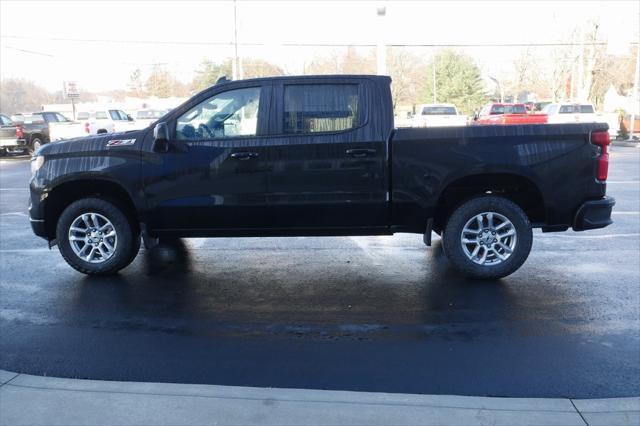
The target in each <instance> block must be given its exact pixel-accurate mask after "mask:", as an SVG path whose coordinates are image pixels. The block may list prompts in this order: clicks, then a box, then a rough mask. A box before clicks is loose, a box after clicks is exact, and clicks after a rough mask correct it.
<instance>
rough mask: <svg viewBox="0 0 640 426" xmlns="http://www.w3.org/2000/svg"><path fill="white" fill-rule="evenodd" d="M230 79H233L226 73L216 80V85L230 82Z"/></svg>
mask: <svg viewBox="0 0 640 426" xmlns="http://www.w3.org/2000/svg"><path fill="white" fill-rule="evenodd" d="M230 81H231V80H229V79H228V78H227V76H226V75H223V76H222V77H220V78H219V79H218V80H217V81H216V86H217V85H218V84H224V83H228V82H230Z"/></svg>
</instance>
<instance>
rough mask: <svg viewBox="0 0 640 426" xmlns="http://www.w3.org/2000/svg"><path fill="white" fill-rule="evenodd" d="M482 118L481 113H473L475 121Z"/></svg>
mask: <svg viewBox="0 0 640 426" xmlns="http://www.w3.org/2000/svg"><path fill="white" fill-rule="evenodd" d="M478 117H480V113H479V112H478V111H474V113H473V121H476V120H477V119H478Z"/></svg>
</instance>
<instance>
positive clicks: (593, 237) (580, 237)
mask: <svg viewBox="0 0 640 426" xmlns="http://www.w3.org/2000/svg"><path fill="white" fill-rule="evenodd" d="M628 237H640V233H637V232H636V233H629V234H605V235H570V234H546V235H539V236H538V238H575V239H578V240H601V239H607V238H628Z"/></svg>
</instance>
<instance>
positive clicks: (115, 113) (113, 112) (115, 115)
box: [109, 109, 122, 121]
mask: <svg viewBox="0 0 640 426" xmlns="http://www.w3.org/2000/svg"><path fill="white" fill-rule="evenodd" d="M109 115H110V116H111V119H112V120H114V121H120V120H122V117H120V114H119V113H118V111H117V110H115V109H111V110H109Z"/></svg>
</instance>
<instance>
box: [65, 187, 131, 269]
mask: <svg viewBox="0 0 640 426" xmlns="http://www.w3.org/2000/svg"><path fill="white" fill-rule="evenodd" d="M56 236H57V239H58V247H59V249H60V254H62V257H63V258H64V259H65V260H66V261H67V263H68V264H69V265H70V266H71V267H73V268H74V269H76V270H78V271H80V272H82V273H85V274H88V275H104V274H111V273H114V272H117V271H119V270H120V269H122V268H124V267H126V266H127V265H129V264H130V263H131V262H132V261H133V259H134V258H135V256H136V255H137V253H138V250H139V249H140V235H139V234H138V233H137V232H136V231H135V229H134V227H133V226H132V224H131V222H130V221H129V219H128V218H127V215H126V214H125V213H124V212H123V210H122V209H121V208H120V207H118V206H117V205H116V204H113V203H111V202H109V201H107V200H104V199H101V198H84V199H81V200H78V201H76V202H74V203H72V204H71V205H69V206H68V207H67V208H66V209H65V210H64V211H63V212H62V214H61V215H60V218H59V219H58V224H57V227H56Z"/></svg>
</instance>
